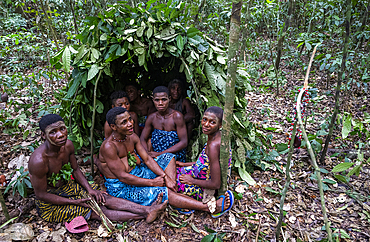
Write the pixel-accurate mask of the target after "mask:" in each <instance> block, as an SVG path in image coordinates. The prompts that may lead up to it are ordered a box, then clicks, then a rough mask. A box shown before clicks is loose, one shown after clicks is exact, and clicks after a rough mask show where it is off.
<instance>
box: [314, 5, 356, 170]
mask: <svg viewBox="0 0 370 242" xmlns="http://www.w3.org/2000/svg"><path fill="white" fill-rule="evenodd" d="M346 2H347V3H346V4H347V10H346V21H345V27H346V34H345V37H344V47H343V57H342V65H341V68H340V71H339V73H338V80H337V89H336V91H335V107H334V113H333V116H332V117H331V121H330V124H329V134H328V136H326V140H325V146H324V149H323V151H322V153H321V157H320V164H324V160H325V156H326V152H327V151H328V146H329V142H330V139H331V136H332V135H333V129H334V123H335V120H336V119H337V114H338V112H339V96H340V89H341V86H342V79H343V73H344V70H345V68H346V60H347V53H348V42H349V34H350V32H351V25H350V24H349V23H350V20H351V7H352V3H351V0H347V1H346Z"/></svg>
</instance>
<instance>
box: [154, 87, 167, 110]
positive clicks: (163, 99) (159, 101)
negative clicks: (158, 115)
mask: <svg viewBox="0 0 370 242" xmlns="http://www.w3.org/2000/svg"><path fill="white" fill-rule="evenodd" d="M153 103H154V106H155V108H156V109H157V110H158V111H159V112H164V111H166V110H167V109H168V106H169V104H170V98H169V97H168V95H167V93H165V92H158V93H156V94H154V97H153Z"/></svg>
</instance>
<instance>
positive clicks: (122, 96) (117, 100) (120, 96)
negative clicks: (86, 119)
mask: <svg viewBox="0 0 370 242" xmlns="http://www.w3.org/2000/svg"><path fill="white" fill-rule="evenodd" d="M110 100H111V101H112V108H114V107H123V108H126V109H127V111H129V113H130V115H131V118H132V120H133V121H134V132H135V134H137V135H140V133H139V132H140V130H139V122H138V117H137V114H136V113H135V112H131V111H130V107H131V104H130V99H129V98H128V95H127V93H126V92H124V91H121V90H120V91H115V92H113V93H112V94H111V95H110ZM111 134H112V129H111V128H110V127H109V124H108V122H107V121H106V122H105V124H104V138H105V139H107V138H108V137H109V136H110V135H111Z"/></svg>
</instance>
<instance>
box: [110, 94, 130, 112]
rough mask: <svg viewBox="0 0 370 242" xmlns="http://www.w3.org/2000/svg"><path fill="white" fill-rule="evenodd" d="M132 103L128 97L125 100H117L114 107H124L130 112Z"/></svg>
mask: <svg viewBox="0 0 370 242" xmlns="http://www.w3.org/2000/svg"><path fill="white" fill-rule="evenodd" d="M130 106H131V105H130V102H129V101H128V98H127V97H123V98H118V99H116V102H115V105H114V106H113V107H112V108H114V107H123V108H126V109H127V111H130Z"/></svg>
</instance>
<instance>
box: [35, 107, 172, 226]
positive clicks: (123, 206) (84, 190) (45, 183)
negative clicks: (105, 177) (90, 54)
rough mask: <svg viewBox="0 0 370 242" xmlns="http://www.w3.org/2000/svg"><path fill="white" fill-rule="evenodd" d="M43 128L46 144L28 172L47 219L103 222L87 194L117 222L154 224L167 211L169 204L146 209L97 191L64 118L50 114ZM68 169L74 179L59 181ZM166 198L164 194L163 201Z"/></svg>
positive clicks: (37, 201)
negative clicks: (80, 218)
mask: <svg viewBox="0 0 370 242" xmlns="http://www.w3.org/2000/svg"><path fill="white" fill-rule="evenodd" d="M39 126H40V129H41V131H42V137H43V138H44V139H45V142H44V143H43V144H42V145H41V146H40V147H39V148H37V149H36V150H35V152H34V153H33V154H32V155H31V157H30V161H29V163H28V169H29V173H30V177H31V183H32V185H33V187H34V191H35V195H36V209H37V212H38V213H39V215H40V216H41V218H43V219H44V220H46V221H48V222H69V221H71V220H72V219H74V218H76V217H78V216H83V217H84V218H85V219H88V218H91V219H98V220H100V217H99V215H97V214H95V213H94V212H93V211H92V210H91V209H90V207H89V206H88V204H87V203H86V202H87V201H88V200H90V199H89V198H84V197H85V196H87V195H90V196H91V197H93V198H95V199H96V201H97V202H98V203H100V204H101V209H102V211H103V212H104V214H105V215H106V216H107V217H108V218H109V219H110V220H113V221H127V220H129V219H141V218H146V221H147V222H152V221H153V220H154V219H155V218H156V217H157V215H158V213H159V212H161V211H162V210H163V209H164V208H165V206H166V202H165V203H162V204H160V202H156V203H155V204H154V205H153V206H150V207H145V206H140V205H138V204H135V203H132V202H129V201H126V200H124V199H120V198H116V197H112V196H109V195H108V194H107V193H106V192H103V191H100V190H96V189H93V187H91V186H90V184H89V183H88V181H87V180H86V178H85V176H84V175H83V174H82V172H81V170H80V169H79V167H78V165H77V161H76V157H75V154H74V153H75V149H74V146H73V144H72V142H71V141H70V140H68V139H67V137H68V132H67V127H66V126H65V124H64V121H63V119H62V118H61V117H60V116H59V115H57V114H48V115H45V116H44V117H42V118H41V120H40V122H39ZM67 167H69V168H68V169H70V168H72V169H73V170H72V176H73V178H74V180H71V179H63V178H62V179H59V180H58V179H55V178H56V177H57V176H56V175H57V174H62V173H61V170H65V169H67ZM59 177H60V176H59ZM68 178H69V177H68ZM96 187H97V186H96V185H95V186H94V188H96ZM162 197H163V194H161V196H159V200H162Z"/></svg>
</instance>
